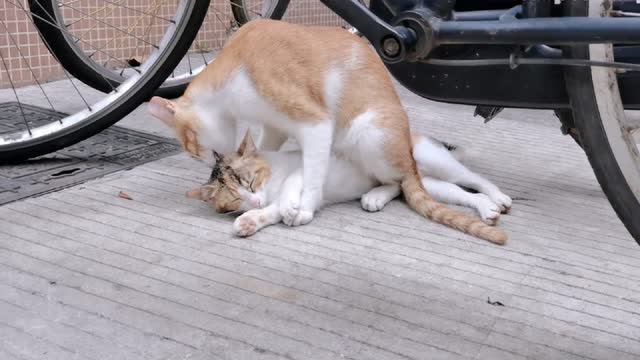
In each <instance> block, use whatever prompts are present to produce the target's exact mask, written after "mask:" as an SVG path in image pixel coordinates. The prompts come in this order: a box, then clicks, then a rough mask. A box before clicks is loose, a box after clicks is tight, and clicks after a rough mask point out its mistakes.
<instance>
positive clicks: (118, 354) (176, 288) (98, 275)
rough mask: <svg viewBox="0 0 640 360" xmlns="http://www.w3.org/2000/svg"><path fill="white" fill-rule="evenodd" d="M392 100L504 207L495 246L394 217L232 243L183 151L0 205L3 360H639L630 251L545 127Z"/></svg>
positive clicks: (510, 114) (579, 159)
mask: <svg viewBox="0 0 640 360" xmlns="http://www.w3.org/2000/svg"><path fill="white" fill-rule="evenodd" d="M402 96H403V100H404V102H405V104H406V106H407V109H408V111H409V114H410V117H411V119H412V125H413V126H414V128H415V129H416V130H417V131H423V132H429V133H430V134H432V135H435V136H437V137H439V138H441V139H442V140H446V141H448V142H452V143H454V144H459V145H462V146H464V147H465V148H466V149H467V156H466V163H467V164H468V165H469V166H470V167H471V168H473V169H474V170H476V171H478V172H480V173H483V174H485V175H486V176H487V177H489V178H490V179H492V180H493V181H495V182H496V183H497V184H498V185H499V186H501V187H502V188H503V190H504V191H505V192H506V193H507V194H509V195H511V196H512V197H514V199H515V201H514V205H513V210H512V212H511V214H509V215H506V216H504V217H503V218H502V221H501V223H500V226H502V227H503V228H504V229H505V230H506V231H508V232H509V234H510V237H511V238H510V242H509V243H508V245H506V246H504V247H497V246H494V245H491V244H488V243H485V242H482V241H480V240H476V239H473V238H470V237H468V236H465V235H461V234H460V233H458V232H455V231H453V230H450V229H447V228H445V227H443V226H439V225H436V224H433V223H431V222H429V221H427V220H425V219H422V218H420V217H419V216H417V215H416V214H414V213H413V212H412V211H410V210H409V209H408V208H407V207H406V206H405V205H404V203H403V202H401V201H399V200H398V201H394V202H393V203H391V204H390V205H389V206H388V207H386V208H385V209H384V210H383V211H381V212H379V213H375V214H369V213H365V212H364V211H362V210H361V209H360V208H359V206H358V204H357V203H348V204H341V205H336V206H332V207H330V208H327V209H325V210H323V211H321V212H320V213H319V214H318V216H317V218H316V219H315V220H314V221H313V223H311V224H310V225H308V226H304V227H300V228H296V229H289V228H286V227H284V226H275V227H271V228H268V229H265V230H264V231H262V232H260V233H259V234H257V235H255V236H254V237H252V238H250V239H237V238H233V237H232V236H231V235H230V230H231V222H232V220H233V219H232V218H231V217H228V216H220V215H215V214H213V212H212V210H210V209H209V208H208V207H206V206H205V205H204V204H201V203H199V202H192V201H187V200H186V199H185V198H184V192H185V191H186V190H188V189H189V188H190V186H193V185H195V184H196V183H198V182H199V181H201V180H203V179H204V178H205V177H206V175H207V174H208V172H207V169H206V168H205V167H203V166H202V165H200V164H198V163H196V162H195V161H193V160H191V159H189V158H188V157H187V156H185V155H183V154H180V155H177V156H173V157H169V158H165V159H162V160H159V161H155V162H152V163H149V164H146V165H143V166H139V167H137V168H135V169H133V170H131V171H125V172H120V173H116V174H113V175H110V176H107V177H104V178H102V179H99V180H95V181H91V182H88V183H85V184H82V185H80V186H76V187H74V188H70V189H67V190H64V191H60V192H57V193H52V194H48V195H45V196H42V197H38V198H32V199H28V200H25V201H19V202H15V203H11V204H8V205H6V206H3V207H0V359H38V360H40V359H65V360H66V359H96V360H97V359H118V360H125V359H302V360H307V359H342V358H346V359H491V360H497V359H525V358H529V359H545V360H547V359H583V358H584V359H603V360H607V359H640V247H638V246H637V245H636V243H635V242H634V241H633V239H632V238H631V237H630V236H629V235H628V234H627V233H626V231H625V229H624V227H623V226H622V224H621V223H620V221H619V220H618V219H617V218H616V216H615V214H614V213H613V211H612V209H611V206H610V205H609V204H608V202H607V201H606V199H605V197H604V195H603V194H602V192H601V191H600V189H599V187H598V184H597V182H596V180H595V177H594V176H593V174H592V173H591V170H590V167H589V164H588V162H587V160H586V158H585V156H584V155H583V154H582V153H581V152H580V150H579V149H578V148H577V147H576V146H575V145H574V144H573V142H572V140H571V139H569V138H567V137H563V136H561V135H560V132H559V130H558V128H559V126H558V124H556V123H555V121H554V120H553V118H552V115H551V114H550V113H549V112H533V111H506V112H505V113H504V114H501V115H500V116H499V117H498V118H497V119H495V120H493V121H492V122H490V123H489V124H487V125H483V124H482V121H480V119H478V118H475V119H474V118H473V117H472V108H470V107H464V106H452V105H444V104H437V103H433V102H429V101H426V100H421V99H418V98H416V97H415V96H413V95H410V94H407V93H406V92H404V91H403V92H402ZM151 122H153V120H150V119H149V118H148V117H147V116H146V115H145V114H144V109H143V108H141V109H140V110H139V111H137V112H135V113H133V114H132V115H131V116H130V117H128V118H127V119H125V120H124V121H123V122H122V123H121V124H120V125H124V126H129V127H133V128H138V129H148V128H149V127H151V126H152V125H150V124H151ZM153 126H155V123H153ZM155 129H156V131H155V132H156V133H162V132H163V131H164V129H162V128H158V127H156V128H155ZM119 191H124V192H126V193H128V194H129V195H130V196H131V197H132V198H133V200H125V199H121V198H118V197H117V194H118V192H119ZM489 299H490V300H491V302H492V303H493V305H492V304H490V303H489V302H488V300H489ZM496 301H497V302H500V303H501V304H503V305H504V306H499V305H498V304H497V303H496Z"/></svg>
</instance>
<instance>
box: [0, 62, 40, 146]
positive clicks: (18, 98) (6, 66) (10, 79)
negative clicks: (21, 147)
mask: <svg viewBox="0 0 640 360" xmlns="http://www.w3.org/2000/svg"><path fill="white" fill-rule="evenodd" d="M0 61H2V66H3V67H4V69H5V70H6V71H7V79H9V86H11V90H13V95H14V96H15V97H16V101H17V102H18V107H19V108H20V114H21V115H22V121H24V124H25V125H26V126H27V131H28V132H29V135H32V133H31V127H30V126H29V122H28V121H27V117H26V116H25V114H24V109H23V108H22V102H20V97H19V96H18V91H16V87H15V84H14V83H13V79H12V76H11V74H10V73H9V66H8V65H7V62H6V61H5V59H4V55H2V51H0Z"/></svg>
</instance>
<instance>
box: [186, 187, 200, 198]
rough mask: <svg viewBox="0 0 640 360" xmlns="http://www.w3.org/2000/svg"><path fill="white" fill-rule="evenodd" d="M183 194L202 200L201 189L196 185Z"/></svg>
mask: <svg viewBox="0 0 640 360" xmlns="http://www.w3.org/2000/svg"><path fill="white" fill-rule="evenodd" d="M185 195H186V196H187V198H188V199H194V200H203V199H202V190H201V188H200V187H197V188H195V189H191V190H189V191H187V193H186V194H185Z"/></svg>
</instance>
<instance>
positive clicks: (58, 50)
mask: <svg viewBox="0 0 640 360" xmlns="http://www.w3.org/2000/svg"><path fill="white" fill-rule="evenodd" d="M209 2H210V1H209V0H208V1H207V4H209ZM230 2H231V3H232V6H231V9H232V10H233V16H234V17H235V18H236V21H238V23H239V24H244V23H246V22H247V21H249V20H248V19H249V17H248V16H249V15H248V14H246V11H244V10H245V9H244V8H240V7H239V6H245V4H244V3H245V0H230ZM57 3H58V0H29V7H30V9H31V12H32V13H34V14H36V15H37V16H35V17H34V18H33V20H34V25H35V26H36V28H37V29H38V32H39V33H40V35H41V36H42V37H43V38H44V39H45V40H46V42H47V43H48V44H50V46H49V51H51V53H53V54H54V55H55V56H56V57H57V58H58V60H59V62H60V64H61V65H62V66H63V67H64V68H65V69H66V70H67V71H68V72H69V73H70V74H71V75H73V76H74V77H75V78H76V79H78V80H80V81H82V82H83V83H84V84H86V85H88V86H90V87H92V88H94V89H96V90H99V91H101V92H104V93H109V92H111V91H112V89H113V88H115V87H118V86H120V84H122V82H123V81H124V80H125V78H124V77H123V76H121V75H119V74H117V73H115V72H113V71H111V70H109V69H106V68H104V67H103V66H101V65H100V64H98V63H96V62H95V61H93V60H91V59H90V58H89V57H88V56H87V54H85V53H84V51H82V49H80V48H79V47H78V46H76V45H75V44H74V42H73V39H71V38H70V36H69V35H68V34H65V33H64V32H63V31H62V30H61V29H60V28H59V27H56V26H53V25H52V24H51V22H54V23H56V24H62V22H61V21H60V20H61V19H60V18H59V16H60V12H59V11H58V6H57ZM233 3H236V4H237V5H239V6H233ZM275 4H276V6H275V7H273V12H272V14H268V15H269V17H270V18H272V19H280V18H282V16H283V15H284V13H285V11H286V9H287V6H288V4H289V0H279V1H277V2H276V3H275ZM207 11H208V8H207V9H206V10H205V11H203V14H206V13H207ZM243 13H245V14H244V15H243ZM199 15H200V14H199ZM203 16H204V15H203ZM243 16H244V17H243ZM238 18H242V19H244V21H243V22H241V21H239V20H237V19H238ZM42 19H46V20H48V19H51V21H44V20H42ZM194 76H195V75H194ZM167 77H168V75H167ZM192 78H193V76H188V77H184V78H181V79H180V80H176V81H165V82H164V83H163V84H162V85H161V86H160V87H158V88H157V89H156V91H155V93H154V95H157V96H161V97H164V98H169V99H172V98H177V97H179V96H181V95H182V94H183V93H184V91H185V89H186V88H187V86H188V85H189V83H190V81H191V79H192Z"/></svg>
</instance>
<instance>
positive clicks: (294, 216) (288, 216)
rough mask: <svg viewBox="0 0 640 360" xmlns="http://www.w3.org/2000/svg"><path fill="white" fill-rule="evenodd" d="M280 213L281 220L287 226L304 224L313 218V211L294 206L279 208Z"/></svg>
mask: <svg viewBox="0 0 640 360" xmlns="http://www.w3.org/2000/svg"><path fill="white" fill-rule="evenodd" d="M280 215H282V222H283V223H285V225H288V226H300V225H305V224H308V223H310V222H311V220H313V211H309V210H304V209H300V208H294V207H290V208H281V209H280Z"/></svg>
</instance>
